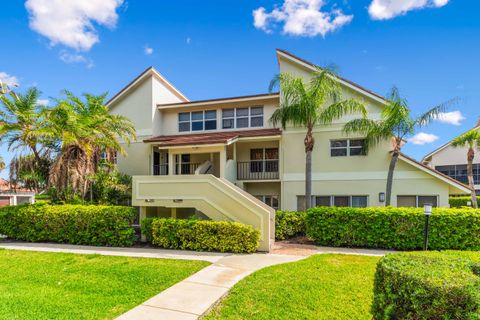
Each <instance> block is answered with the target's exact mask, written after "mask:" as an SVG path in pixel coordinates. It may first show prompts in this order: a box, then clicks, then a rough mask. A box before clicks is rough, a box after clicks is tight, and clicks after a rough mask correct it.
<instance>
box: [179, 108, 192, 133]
mask: <svg viewBox="0 0 480 320" xmlns="http://www.w3.org/2000/svg"><path fill="white" fill-rule="evenodd" d="M178 131H179V132H185V131H190V112H182V113H179V114H178Z"/></svg>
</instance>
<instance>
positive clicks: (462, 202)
mask: <svg viewBox="0 0 480 320" xmlns="http://www.w3.org/2000/svg"><path fill="white" fill-rule="evenodd" d="M471 201H472V197H470V196H468V197H450V198H448V202H449V203H450V207H451V208H461V207H471ZM468 202H470V205H468ZM477 202H478V203H480V197H477Z"/></svg>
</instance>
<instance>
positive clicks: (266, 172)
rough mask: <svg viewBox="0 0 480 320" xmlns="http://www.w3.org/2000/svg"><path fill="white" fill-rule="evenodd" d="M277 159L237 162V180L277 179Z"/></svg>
mask: <svg viewBox="0 0 480 320" xmlns="http://www.w3.org/2000/svg"><path fill="white" fill-rule="evenodd" d="M278 178H279V173H278V160H258V161H257V160H254V161H244V162H237V179H238V180H277V179H278Z"/></svg>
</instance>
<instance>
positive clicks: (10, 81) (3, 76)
mask: <svg viewBox="0 0 480 320" xmlns="http://www.w3.org/2000/svg"><path fill="white" fill-rule="evenodd" d="M0 82H2V83H3V84H6V85H7V86H13V85H18V79H17V77H15V76H12V75H9V74H8V73H6V72H2V71H0Z"/></svg>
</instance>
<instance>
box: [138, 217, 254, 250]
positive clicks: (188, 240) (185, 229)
mask: <svg viewBox="0 0 480 320" xmlns="http://www.w3.org/2000/svg"><path fill="white" fill-rule="evenodd" d="M148 223H150V221H148V219H144V220H143V221H142V224H143V225H144V226H143V227H142V229H148V227H147V225H148ZM151 230H152V231H151V237H152V243H153V244H154V245H156V246H159V247H162V248H168V249H189V250H197V251H220V252H235V253H240V252H248V253H251V252H254V251H256V250H257V248H258V246H259V242H260V232H259V231H258V230H256V229H254V228H253V227H252V226H247V225H244V224H241V223H238V222H227V221H207V220H191V219H188V220H183V219H153V221H152V222H151Z"/></svg>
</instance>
